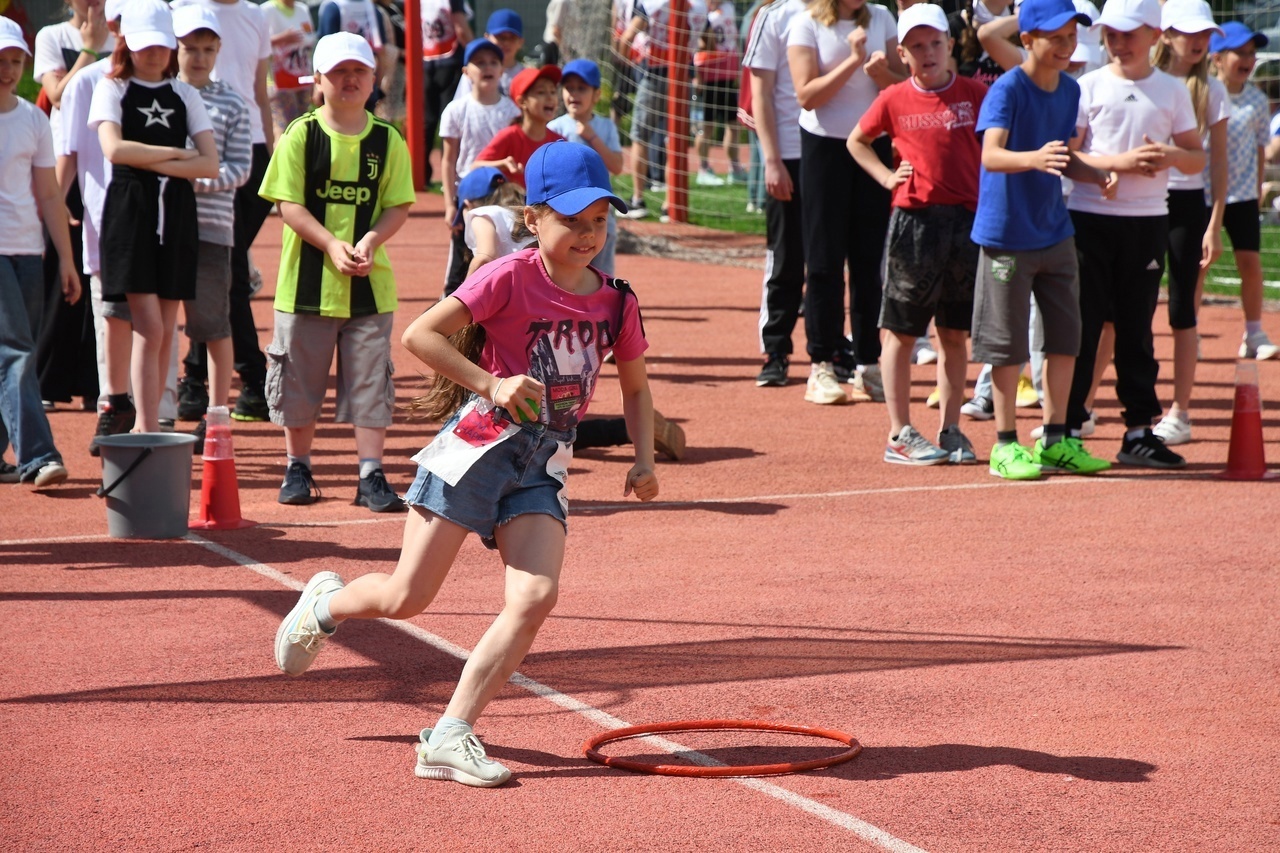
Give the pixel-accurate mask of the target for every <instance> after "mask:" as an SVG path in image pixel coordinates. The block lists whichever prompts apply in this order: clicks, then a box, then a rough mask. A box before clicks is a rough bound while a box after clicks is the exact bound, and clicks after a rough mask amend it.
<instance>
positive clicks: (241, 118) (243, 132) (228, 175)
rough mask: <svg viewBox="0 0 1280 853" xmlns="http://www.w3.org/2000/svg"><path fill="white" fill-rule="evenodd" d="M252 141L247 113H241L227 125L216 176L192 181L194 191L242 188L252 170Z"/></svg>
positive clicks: (213, 191)
mask: <svg viewBox="0 0 1280 853" xmlns="http://www.w3.org/2000/svg"><path fill="white" fill-rule="evenodd" d="M252 140H253V138H252V137H251V136H250V135H249V113H248V112H247V111H242V112H241V113H240V114H239V115H237V116H236V117H235V118H233V119H232V120H231V121H230V122H228V123H227V137H226V139H225V140H224V142H223V146H222V152H221V156H220V157H219V158H218V176H217V177H216V178H213V179H209V178H200V179H199V180H196V181H193V182H192V183H193V184H194V185H195V191H196V192H198V193H220V192H227V191H228V190H234V189H237V188H238V187H240V186H243V185H244V182H245V181H247V180H249V173H250V172H251V171H252V170H253V141H252Z"/></svg>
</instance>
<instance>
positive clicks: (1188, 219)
mask: <svg viewBox="0 0 1280 853" xmlns="http://www.w3.org/2000/svg"><path fill="white" fill-rule="evenodd" d="M1160 23H1161V25H1162V26H1163V27H1164V33H1162V34H1161V36H1160V41H1159V43H1158V44H1156V51H1155V55H1154V57H1153V58H1152V64H1154V65H1155V66H1156V67H1157V68H1159V69H1160V70H1161V71H1165V72H1167V73H1169V74H1172V75H1173V76H1174V77H1178V78H1180V79H1181V80H1182V81H1183V82H1184V83H1186V86H1187V91H1188V92H1189V93H1190V94H1191V103H1192V106H1194V107H1195V111H1196V129H1197V130H1198V131H1199V132H1200V138H1201V139H1202V140H1203V142H1204V147H1205V149H1206V150H1207V151H1208V154H1209V168H1208V172H1209V177H1210V181H1209V190H1210V193H1211V198H1212V204H1211V206H1210V207H1208V208H1206V207H1205V173H1204V172H1192V173H1191V174H1184V173H1183V172H1180V171H1178V170H1177V169H1170V170H1169V326H1170V327H1171V328H1172V329H1173V405H1172V406H1170V407H1169V411H1168V412H1167V413H1166V414H1165V416H1164V418H1162V419H1161V421H1160V423H1158V424H1156V426H1155V430H1154V432H1155V434H1156V437H1157V438H1159V439H1160V440H1161V441H1163V442H1164V443H1165V444H1167V445H1175V444H1185V443H1187V442H1188V441H1190V440H1191V416H1190V413H1189V411H1188V407H1189V406H1190V405H1191V389H1192V387H1193V386H1194V385H1195V381H1196V359H1197V354H1196V350H1197V349H1198V338H1199V335H1198V334H1197V333H1196V313H1197V309H1198V305H1199V303H1198V300H1197V298H1196V283H1197V281H1198V280H1199V278H1200V271H1201V270H1204V269H1208V268H1209V265H1210V264H1212V263H1213V262H1214V261H1216V260H1217V259H1218V256H1219V255H1221V254H1222V223H1223V217H1224V216H1225V215H1226V209H1227V119H1228V118H1230V117H1231V103H1230V101H1229V99H1228V97H1227V87H1226V86H1224V85H1222V83H1221V82H1220V81H1219V80H1218V79H1217V78H1216V77H1210V76H1209V37H1210V36H1211V35H1212V34H1214V33H1221V32H1222V30H1221V29H1220V28H1219V27H1218V25H1217V24H1215V23H1214V22H1213V11H1212V10H1211V9H1210V8H1209V4H1208V3H1206V2H1205V0H1169V2H1167V3H1165V4H1164V8H1163V9H1161V11H1160Z"/></svg>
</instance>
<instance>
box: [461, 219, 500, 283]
mask: <svg viewBox="0 0 1280 853" xmlns="http://www.w3.org/2000/svg"><path fill="white" fill-rule="evenodd" d="M471 233H472V234H474V235H475V238H476V247H475V250H474V251H472V253H471V265H470V266H468V267H467V276H468V277H470V276H471V274H472V273H474V272H475V271H476V270H478V269H480V267H482V266H484V265H485V264H487V263H489V261H492V260H496V259H497V257H498V255H499V254H501V252H502V250H501V249H500V248H498V227H497V226H496V225H494V224H493V220H492V219H490V218H489V217H487V216H477V217H475V218H474V219H472V220H471Z"/></svg>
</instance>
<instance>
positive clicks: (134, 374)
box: [128, 293, 176, 432]
mask: <svg viewBox="0 0 1280 853" xmlns="http://www.w3.org/2000/svg"><path fill="white" fill-rule="evenodd" d="M128 299H129V312H130V313H131V314H132V315H133V352H132V355H131V357H130V360H129V376H130V378H131V379H132V380H133V396H134V405H135V406H136V408H137V410H138V415H137V419H136V422H135V423H134V427H133V429H134V432H159V431H160V389H161V388H162V387H163V385H164V377H163V373H162V371H163V370H164V368H165V367H167V364H164V360H165V357H166V356H167V355H168V354H169V349H168V347H167V346H165V341H166V334H165V312H164V311H162V310H161V302H162V300H161V299H160V298H159V297H158V296H156V295H155V294H153V293H130V294H129V296H128ZM164 301H168V300H164ZM175 307H176V303H175ZM162 365H163V366H162Z"/></svg>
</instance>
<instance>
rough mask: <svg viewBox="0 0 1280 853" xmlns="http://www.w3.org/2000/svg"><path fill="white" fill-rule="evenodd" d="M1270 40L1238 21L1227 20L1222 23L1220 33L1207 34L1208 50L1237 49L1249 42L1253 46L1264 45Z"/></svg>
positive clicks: (1216, 51) (1215, 51) (1217, 51)
mask: <svg viewBox="0 0 1280 853" xmlns="http://www.w3.org/2000/svg"><path fill="white" fill-rule="evenodd" d="M1270 41H1271V40H1270V39H1269V38H1267V37H1266V36H1264V35H1263V34H1262V33H1255V32H1254V31H1253V30H1251V29H1249V28H1248V27H1246V26H1245V25H1244V24H1242V23H1240V22H1239V21H1227V22H1226V23H1225V24H1223V25H1222V32H1221V33H1214V34H1213V35H1211V36H1209V52H1210V53H1221V52H1222V51H1224V50H1239V49H1240V48H1242V47H1244V46H1245V45H1246V44H1248V43H1249V42H1253V44H1254V46H1255V47H1266V46H1267V44H1268V42H1270Z"/></svg>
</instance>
